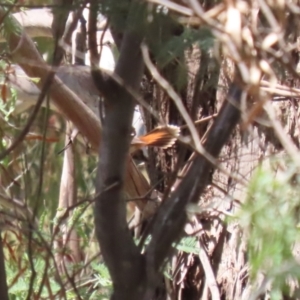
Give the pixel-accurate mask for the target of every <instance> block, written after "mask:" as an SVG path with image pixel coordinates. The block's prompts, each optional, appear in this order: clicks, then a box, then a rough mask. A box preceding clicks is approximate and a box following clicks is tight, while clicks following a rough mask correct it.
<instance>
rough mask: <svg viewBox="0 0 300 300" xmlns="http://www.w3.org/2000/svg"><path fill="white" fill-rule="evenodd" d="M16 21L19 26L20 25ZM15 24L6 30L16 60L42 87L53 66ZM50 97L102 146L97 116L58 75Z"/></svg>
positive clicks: (91, 138) (2, 12)
mask: <svg viewBox="0 0 300 300" xmlns="http://www.w3.org/2000/svg"><path fill="white" fill-rule="evenodd" d="M4 15H5V10H4V9H3V8H2V7H0V18H1V17H3V16H4ZM11 18H12V17H11ZM15 23H16V24H15V25H16V26H17V27H19V24H18V23H17V22H15ZM11 27H12V26H6V28H5V32H6V38H7V42H8V46H9V47H10V49H11V52H12V59H13V60H14V62H16V63H17V64H19V65H20V66H21V67H22V68H23V70H24V71H25V72H26V73H27V75H28V76H30V77H35V78H40V79H41V80H40V81H39V82H38V83H37V86H38V87H39V89H42V87H43V86H44V83H45V80H46V78H47V75H48V74H49V72H50V71H51V68H50V67H49V66H48V65H47V64H46V63H45V62H44V60H43V59H42V57H41V56H40V54H39V53H38V51H37V49H36V47H35V45H34V44H33V42H32V41H31V40H30V38H28V36H27V35H26V34H25V32H24V31H23V30H21V34H18V32H17V31H18V30H12V29H11ZM19 32H20V31H19ZM50 97H51V98H52V99H53V102H54V103H55V105H56V106H57V107H58V109H59V110H60V111H61V112H62V113H63V114H64V115H65V116H66V117H67V118H68V119H69V120H71V121H72V122H73V123H74V124H75V126H76V127H77V128H78V129H79V130H80V132H82V134H83V135H84V136H86V137H87V139H88V140H89V141H90V143H91V144H92V145H93V146H94V147H95V148H98V147H99V144H100V138H99V137H100V133H101V131H100V123H99V121H98V119H97V117H96V116H95V115H94V114H93V113H92V112H91V111H90V110H89V109H88V108H87V107H86V106H85V105H84V104H83V103H82V101H81V100H80V99H79V98H78V97H77V96H76V94H75V93H73V92H72V91H71V90H70V89H68V88H67V87H66V86H65V85H64V84H63V83H62V82H61V81H60V80H59V79H58V78H57V77H55V78H54V80H53V84H52V86H51V87H50Z"/></svg>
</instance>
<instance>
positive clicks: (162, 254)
mask: <svg viewBox="0 0 300 300" xmlns="http://www.w3.org/2000/svg"><path fill="white" fill-rule="evenodd" d="M240 98H241V90H240V89H239V88H238V87H237V86H233V87H232V88H231V90H230V92H229V95H228V101H226V102H225V103H223V106H222V108H221V110H220V112H219V114H218V116H217V118H216V120H215V122H214V124H213V125H212V127H211V129H210V131H209V133H208V136H207V140H206V142H205V144H204V148H205V149H206V151H207V152H208V153H209V154H210V155H212V156H213V157H217V156H218V154H219V153H220V151H221V149H222V147H223V145H224V144H225V143H226V141H227V140H228V139H229V137H230V135H231V133H232V131H233V129H234V128H235V126H236V124H237V123H238V121H239V119H240V110H239V102H240ZM214 168H215V166H214V165H212V164H211V162H209V161H208V160H207V159H206V158H205V157H204V156H202V155H199V156H198V157H196V158H195V160H194V161H193V163H192V165H191V167H190V169H189V170H188V171H187V174H186V176H185V177H184V178H183V179H182V182H181V183H180V185H179V186H178V187H177V188H176V190H175V191H174V192H173V194H171V196H170V198H169V199H167V200H166V201H165V202H164V203H163V205H162V206H161V207H160V209H159V210H158V212H157V215H156V218H155V220H154V223H153V227H152V239H151V242H150V244H149V245H148V247H147V250H146V260H147V268H148V270H147V272H148V274H147V275H148V280H149V282H150V283H153V281H155V278H156V274H157V272H158V270H159V268H160V267H161V265H162V263H163V261H164V259H165V258H166V256H167V255H168V253H169V251H170V249H171V246H172V243H173V242H175V241H176V240H178V238H179V237H180V234H181V232H182V230H183V227H184V224H185V222H186V220H187V216H186V213H185V207H186V205H187V204H188V203H193V202H194V203H197V202H198V201H199V197H200V195H201V193H202V192H203V191H204V189H205V187H206V186H207V184H208V182H209V178H210V176H211V173H212V171H213V170H214Z"/></svg>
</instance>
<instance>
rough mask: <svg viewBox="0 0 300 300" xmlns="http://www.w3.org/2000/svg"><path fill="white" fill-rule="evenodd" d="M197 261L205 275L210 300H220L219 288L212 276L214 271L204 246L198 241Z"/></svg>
mask: <svg viewBox="0 0 300 300" xmlns="http://www.w3.org/2000/svg"><path fill="white" fill-rule="evenodd" d="M198 243H199V248H200V250H199V259H200V261H201V264H202V266H203V269H204V273H205V279H206V282H207V285H208V287H209V289H210V293H211V299H212V300H220V299H221V297H220V292H219V288H218V284H217V281H216V277H215V274H214V271H213V269H212V266H211V263H210V261H209V258H208V255H207V253H206V250H205V249H204V245H203V244H202V242H201V241H200V240H199V241H198Z"/></svg>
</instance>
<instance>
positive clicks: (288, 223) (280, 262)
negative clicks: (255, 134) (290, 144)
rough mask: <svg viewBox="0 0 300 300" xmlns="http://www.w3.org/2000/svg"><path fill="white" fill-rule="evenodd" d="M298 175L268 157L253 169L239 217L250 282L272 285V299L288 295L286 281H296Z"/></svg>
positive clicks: (282, 162) (298, 275)
mask: <svg viewBox="0 0 300 300" xmlns="http://www.w3.org/2000/svg"><path fill="white" fill-rule="evenodd" d="M299 192H300V175H299V173H298V169H297V168H296V167H295V166H294V165H293V164H292V163H291V162H289V161H288V160H287V159H285V160H279V159H278V158H274V159H272V160H271V161H270V162H269V163H268V162H266V163H265V164H262V165H261V166H260V167H258V168H257V170H256V172H255V174H254V175H253V178H252V180H251V182H250V184H249V188H248V197H247V201H246V202H245V203H244V205H243V208H242V210H241V212H240V213H239V220H240V224H241V227H242V228H244V229H245V230H246V231H245V232H246V235H247V244H248V252H247V253H248V256H249V265H250V273H251V278H252V281H253V282H254V283H256V284H259V282H260V281H259V278H260V277H259V276H261V274H263V277H264V282H270V283H271V284H272V290H271V296H272V299H278V294H280V293H283V294H287V295H288V294H289V291H288V288H287V283H288V281H289V280H295V281H296V282H299V280H300V271H299V265H298V262H297V261H296V259H295V256H294V255H295V251H298V248H299V242H300V232H299V208H300V198H299Z"/></svg>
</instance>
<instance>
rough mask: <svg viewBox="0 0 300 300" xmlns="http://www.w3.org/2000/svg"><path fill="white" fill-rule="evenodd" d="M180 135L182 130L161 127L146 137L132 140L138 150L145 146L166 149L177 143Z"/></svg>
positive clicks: (175, 127) (170, 126)
mask: <svg viewBox="0 0 300 300" xmlns="http://www.w3.org/2000/svg"><path fill="white" fill-rule="evenodd" d="M179 134H180V128H179V127H177V126H174V125H168V126H159V127H157V128H155V129H153V130H152V131H150V132H149V133H147V134H145V135H142V136H139V137H135V138H134V139H133V140H132V145H134V146H136V147H137V148H138V149H139V148H142V147H145V146H149V147H160V148H163V149H166V148H169V147H171V146H172V145H173V144H174V143H175V141H176V139H177V137H178V136H179Z"/></svg>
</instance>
